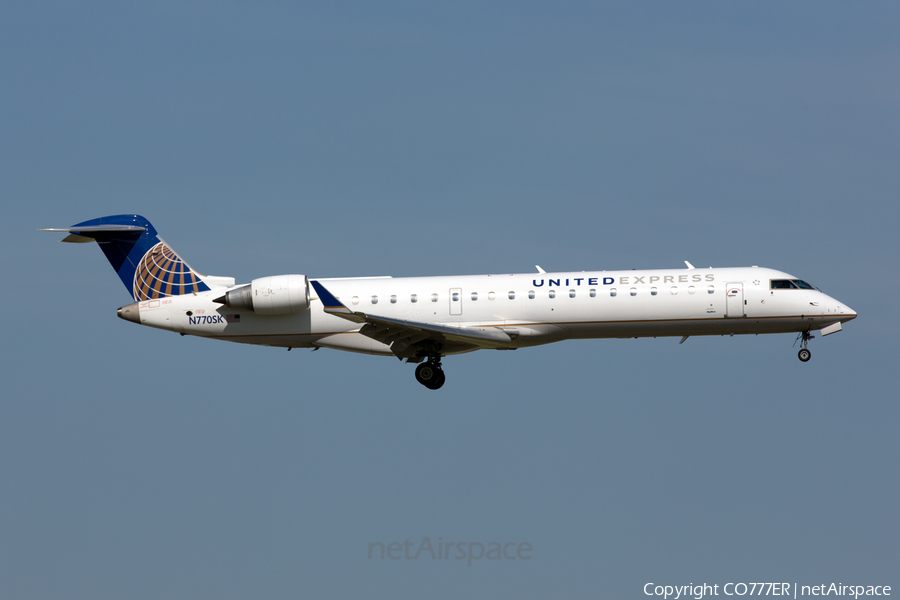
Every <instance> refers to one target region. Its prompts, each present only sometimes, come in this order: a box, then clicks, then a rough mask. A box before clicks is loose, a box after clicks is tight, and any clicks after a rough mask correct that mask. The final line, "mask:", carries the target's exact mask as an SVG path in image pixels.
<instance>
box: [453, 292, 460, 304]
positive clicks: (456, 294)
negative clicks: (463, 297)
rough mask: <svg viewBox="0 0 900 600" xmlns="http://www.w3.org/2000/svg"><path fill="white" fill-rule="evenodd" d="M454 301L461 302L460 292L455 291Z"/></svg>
mask: <svg viewBox="0 0 900 600" xmlns="http://www.w3.org/2000/svg"><path fill="white" fill-rule="evenodd" d="M453 301H454V302H459V292H453Z"/></svg>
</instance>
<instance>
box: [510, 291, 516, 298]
mask: <svg viewBox="0 0 900 600" xmlns="http://www.w3.org/2000/svg"><path fill="white" fill-rule="evenodd" d="M509 299H510V300H515V299H516V293H515V292H510V293H509Z"/></svg>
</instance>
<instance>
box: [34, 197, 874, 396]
mask: <svg viewBox="0 0 900 600" xmlns="http://www.w3.org/2000/svg"><path fill="white" fill-rule="evenodd" d="M42 231H55V232H62V233H67V234H68V235H67V236H66V237H65V238H64V239H63V240H62V241H63V242H72V243H88V242H94V241H96V242H97V244H98V245H99V246H100V248H101V250H103V253H104V254H105V255H106V258H107V259H108V260H109V262H110V264H111V265H112V266H113V268H114V269H115V271H116V273H118V275H119V278H120V279H121V280H122V283H124V284H125V287H126V288H128V291H129V293H130V294H131V296H132V299H133V300H134V302H133V303H131V304H128V305H127V306H123V307H121V308H119V309H118V311H117V314H118V316H119V317H121V318H122V319H124V320H126V321H131V322H133V323H138V324H140V325H146V326H148V327H155V328H157V329H165V330H168V331H174V332H176V333H180V334H181V335H193V336H198V337H204V338H211V339H217V340H226V341H229V342H238V343H243V344H256V345H261V346H276V347H282V348H287V349H288V350H291V349H293V348H312V349H313V350H318V349H320V348H331V349H334V350H345V351H349V352H359V353H364V354H373V355H380V356H395V357H397V358H399V359H400V360H401V361H402V360H406V362H407V363H413V364H416V365H417V366H416V371H415V376H416V380H417V381H418V382H419V383H421V384H422V385H424V386H425V387H426V388H428V389H432V390H436V389H439V388H440V387H441V386H442V385H443V384H444V381H445V375H444V370H443V367H442V364H441V360H442V358H443V357H445V356H449V355H453V354H462V353H465V352H472V351H474V350H482V349H494V350H516V349H518V348H527V347H529V346H538V345H542V344H549V343H551V342H558V341H562V340H568V339H589V338H638V337H665V336H674V337H678V336H680V337H681V341H680V342H679V343H684V341H685V340H687V339H688V338H689V337H690V336H700V335H732V336H733V335H736V334H737V335H746V334H760V333H797V334H798V335H797V340H795V342H794V344H795V345H796V343H797V341H800V351H799V354H798V356H799V358H800V360H801V361H803V362H807V361H808V360H809V359H810V357H811V353H810V351H809V349H808V347H807V345H808V342H809V340H811V339H813V336H812V335H811V333H812V332H813V331H819V332H820V333H821V335H822V336H826V335H830V334H832V333H836V332H838V331H841V324H842V323H846V322H847V321H850V320H852V319H855V318H856V312H855V311H853V310H852V309H851V308H850V307H848V306H847V305H845V304H844V303H842V302H839V301H838V300H835V299H834V298H831V297H830V296H827V295H826V294H824V293H823V292H821V291H820V290H819V289H818V288H816V287H814V286H812V285H810V284H809V283H806V282H805V281H803V280H801V279H798V278H796V277H794V276H793V275H789V274H787V273H784V272H782V271H777V270H774V269H768V268H762V267H757V266H753V267H742V268H712V267H710V268H709V269H697V268H694V266H693V265H691V264H690V263H689V262H687V261H684V262H685V265H686V268H683V269H652V270H640V271H638V270H630V271H580V272H565V273H547V272H545V271H544V270H543V269H541V268H540V267H539V266H537V271H538V272H537V273H536V274H535V273H528V274H501V275H466V276H445V277H342V278H333V277H332V278H324V277H319V278H314V279H310V278H309V277H307V276H306V275H299V274H287V275H274V276H268V277H260V278H257V279H254V280H252V281H251V282H250V283H243V284H240V285H236V284H235V280H234V278H233V277H217V276H211V275H202V274H200V273H199V272H197V271H195V270H194V269H192V268H191V267H190V266H189V265H188V264H187V263H186V262H185V261H184V260H183V259H182V258H181V256H179V255H178V254H177V253H176V252H175V251H174V250H173V249H172V248H171V247H170V246H169V245H168V244H167V243H165V242H164V241H163V240H162V239H161V238H160V237H159V236H158V235H157V232H156V229H155V228H154V227H153V225H151V224H150V222H149V221H148V220H147V219H145V218H144V217H142V216H140V215H112V216H107V217H101V218H98V219H92V220H90V221H84V222H82V223H78V224H76V225H73V226H71V227H65V228H59V229H43V230H42Z"/></svg>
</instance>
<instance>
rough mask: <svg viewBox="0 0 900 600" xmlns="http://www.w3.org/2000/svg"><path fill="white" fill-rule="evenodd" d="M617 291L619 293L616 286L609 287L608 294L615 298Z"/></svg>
mask: <svg viewBox="0 0 900 600" xmlns="http://www.w3.org/2000/svg"><path fill="white" fill-rule="evenodd" d="M618 293H619V292H617V291H616V288H609V295H610V296H611V297H613V298H615V297H616V294H618Z"/></svg>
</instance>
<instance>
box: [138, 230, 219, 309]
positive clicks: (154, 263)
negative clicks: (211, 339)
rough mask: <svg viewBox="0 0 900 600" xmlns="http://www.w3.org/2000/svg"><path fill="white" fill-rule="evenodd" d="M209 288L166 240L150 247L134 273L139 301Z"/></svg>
mask: <svg viewBox="0 0 900 600" xmlns="http://www.w3.org/2000/svg"><path fill="white" fill-rule="evenodd" d="M208 289H209V288H208V287H207V286H206V284H204V283H203V282H202V281H201V280H200V276H199V275H197V274H196V273H195V272H194V271H193V270H192V269H191V268H190V267H189V266H187V265H186V264H185V262H184V261H183V260H181V257H180V256H178V255H177V254H175V251H174V250H172V249H171V248H169V247H168V246H167V245H166V244H165V243H164V242H160V243H158V244H156V245H155V246H153V247H152V248H150V250H149V251H148V252H147V253H146V254H144V257H143V258H142V259H141V262H140V263H139V264H138V266H137V269H136V270H135V272H134V298H135V300H138V301H141V300H154V299H157V298H166V297H168V296H180V295H182V294H190V293H196V292H203V291H207V290H208Z"/></svg>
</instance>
